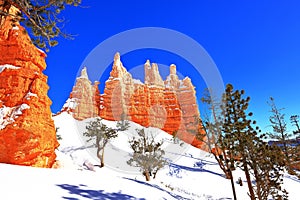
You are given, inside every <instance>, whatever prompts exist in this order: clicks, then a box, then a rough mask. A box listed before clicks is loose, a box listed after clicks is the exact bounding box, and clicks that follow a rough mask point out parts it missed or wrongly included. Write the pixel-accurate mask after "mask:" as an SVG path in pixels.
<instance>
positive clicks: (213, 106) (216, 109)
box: [200, 88, 237, 199]
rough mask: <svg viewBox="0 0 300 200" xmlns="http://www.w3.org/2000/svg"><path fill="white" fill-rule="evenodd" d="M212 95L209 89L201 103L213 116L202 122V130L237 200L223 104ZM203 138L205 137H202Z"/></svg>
mask: <svg viewBox="0 0 300 200" xmlns="http://www.w3.org/2000/svg"><path fill="white" fill-rule="evenodd" d="M212 94H213V91H212V90H211V89H208V88H207V89H206V90H205V91H204V95H203V97H202V98H201V101H202V102H203V103H205V104H206V105H207V106H208V109H209V111H210V113H211V116H212V117H211V119H210V118H208V117H207V118H206V120H205V121H202V122H201V124H202V129H203V130H204V132H205V136H206V138H207V141H206V143H207V146H208V149H209V151H210V152H211V153H212V154H213V155H214V158H215V159H216V161H217V162H218V164H219V167H220V169H221V170H222V171H223V173H224V174H225V177H226V178H227V179H230V181H231V186H232V192H233V197H234V199H237V197H236V192H235V186H234V181H233V175H232V170H234V167H233V162H234V161H233V159H230V156H229V155H228V154H227V151H226V148H227V146H226V145H225V143H224V137H223V135H222V127H223V117H222V115H221V107H220V106H221V102H220V101H218V99H217V98H216V97H214V95H212ZM201 137H203V136H202V135H201ZM200 139H201V138H200Z"/></svg>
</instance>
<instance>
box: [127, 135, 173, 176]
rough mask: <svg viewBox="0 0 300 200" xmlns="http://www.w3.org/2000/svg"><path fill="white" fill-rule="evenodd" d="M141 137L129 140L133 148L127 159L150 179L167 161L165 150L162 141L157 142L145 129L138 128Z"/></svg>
mask: <svg viewBox="0 0 300 200" xmlns="http://www.w3.org/2000/svg"><path fill="white" fill-rule="evenodd" d="M136 131H137V133H138V135H139V137H138V138H132V140H130V141H129V144H130V147H131V149H132V150H133V154H132V157H131V158H130V159H129V160H128V161H127V163H128V164H129V165H130V166H134V167H139V168H140V171H141V172H142V173H143V175H144V176H145V177H146V180H147V181H149V180H150V176H152V175H153V178H155V176H156V174H157V172H158V171H159V170H160V169H161V168H163V167H164V166H165V165H166V164H167V162H166V161H165V159H164V158H163V155H164V154H165V152H164V151H163V150H162V149H161V145H162V144H163V143H162V142H155V140H154V138H153V135H150V136H148V135H147V134H146V133H145V130H144V129H140V130H139V129H137V130H136Z"/></svg>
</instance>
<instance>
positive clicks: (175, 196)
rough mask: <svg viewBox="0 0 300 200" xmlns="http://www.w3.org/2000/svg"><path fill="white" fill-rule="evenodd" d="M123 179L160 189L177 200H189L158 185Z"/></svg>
mask: <svg viewBox="0 0 300 200" xmlns="http://www.w3.org/2000/svg"><path fill="white" fill-rule="evenodd" d="M123 179H126V180H130V181H134V182H136V183H139V184H143V185H146V186H149V187H152V188H156V189H158V190H160V191H163V192H166V193H168V194H169V195H170V196H172V197H174V198H176V199H187V198H184V197H182V196H180V195H176V194H173V193H171V192H169V191H167V190H164V189H163V188H161V187H159V186H158V185H156V184H150V183H147V182H144V181H140V180H136V179H131V178H126V177H123Z"/></svg>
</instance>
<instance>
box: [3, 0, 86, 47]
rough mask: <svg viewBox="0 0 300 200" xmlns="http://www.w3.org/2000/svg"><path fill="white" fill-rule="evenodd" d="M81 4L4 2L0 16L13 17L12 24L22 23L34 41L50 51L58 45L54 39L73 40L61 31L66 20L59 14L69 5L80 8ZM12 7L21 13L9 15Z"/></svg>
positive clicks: (65, 0) (37, 0)
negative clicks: (59, 37) (60, 37)
mask: <svg viewBox="0 0 300 200" xmlns="http://www.w3.org/2000/svg"><path fill="white" fill-rule="evenodd" d="M80 3H81V0H4V2H3V4H2V5H0V16H1V18H2V17H7V16H8V15H10V16H12V23H14V22H16V21H21V22H22V23H23V24H24V25H25V26H26V27H27V28H29V29H30V32H31V33H32V41H33V42H34V43H35V44H36V45H37V46H38V47H40V48H44V49H46V51H48V50H49V49H48V48H49V47H52V46H56V45H57V44H58V42H57V40H55V39H54V38H56V37H58V36H62V37H65V38H71V36H70V35H68V34H65V33H63V32H62V31H61V29H62V28H63V25H62V23H63V21H64V20H63V19H62V18H59V14H60V13H61V11H62V10H64V9H65V7H66V6H67V5H69V6H78V5H79V4H80ZM11 6H14V7H16V8H17V9H18V10H19V13H17V14H15V15H13V14H11V13H8V11H9V8H10V7H11Z"/></svg>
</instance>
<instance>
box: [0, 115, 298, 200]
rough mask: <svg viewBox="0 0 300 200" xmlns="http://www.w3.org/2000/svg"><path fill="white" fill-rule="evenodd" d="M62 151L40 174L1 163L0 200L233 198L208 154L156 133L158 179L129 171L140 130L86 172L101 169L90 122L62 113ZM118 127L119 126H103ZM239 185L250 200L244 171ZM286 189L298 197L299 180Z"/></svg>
mask: <svg viewBox="0 0 300 200" xmlns="http://www.w3.org/2000/svg"><path fill="white" fill-rule="evenodd" d="M54 120H55V124H56V126H57V127H59V129H58V134H59V135H61V137H62V140H61V141H60V144H61V146H60V147H59V149H58V151H57V155H58V158H57V159H58V160H59V161H60V164H61V166H62V168H61V169H40V168H32V167H22V166H13V165H7V164H0V188H1V192H0V199H1V200H2V199H4V200H7V199H13V200H14V199H31V200H35V199H36V200H41V199H43V200H44V199H49V200H56V199H68V200H75V199H94V200H100V199H153V200H157V199H211V200H212V199H218V200H221V199H222V200H225V199H232V192H231V185H230V181H229V180H226V179H225V178H224V176H223V175H222V172H221V171H220V169H219V168H218V165H217V163H216V162H215V160H214V159H213V158H212V157H211V155H209V154H208V153H206V152H203V151H201V150H199V149H196V148H194V147H191V146H190V145H188V144H185V143H182V142H180V141H179V142H177V143H176V144H174V141H173V140H172V137H171V136H170V135H168V134H166V133H165V132H163V131H160V130H159V129H156V128H149V129H147V131H149V132H151V133H152V134H153V135H155V139H157V140H164V146H163V148H164V149H165V151H166V157H167V158H168V160H170V162H171V163H170V165H169V166H166V167H165V168H164V169H162V170H161V171H159V173H158V174H157V178H156V179H154V180H151V181H150V182H146V181H145V178H144V177H143V176H142V175H141V174H140V172H139V170H138V169H136V168H133V167H130V166H128V165H127V164H126V161H127V160H128V159H129V157H130V153H131V150H130V147H129V145H128V138H131V137H132V136H134V135H135V134H136V133H135V129H136V128H142V127H141V126H139V125H137V124H135V123H131V128H130V129H129V130H128V131H125V132H119V136H118V138H116V139H114V140H113V141H112V142H111V143H110V144H109V145H108V147H107V149H106V154H105V164H106V166H105V167H104V168H101V169H100V168H98V167H95V168H94V171H90V170H87V169H86V167H85V166H84V163H92V164H94V165H97V164H99V163H98V160H97V158H96V157H95V149H94V148H93V147H92V145H91V144H90V143H86V142H85V141H86V139H85V138H83V137H82V132H84V129H85V126H86V122H87V121H89V120H85V121H82V122H78V121H76V120H74V119H73V118H72V117H71V116H70V115H68V114H66V113H62V114H60V115H58V116H56V117H54ZM105 124H107V125H108V126H111V127H114V126H115V122H109V121H105ZM234 177H235V181H236V180H237V179H238V178H239V177H241V178H242V180H243V181H244V184H243V186H239V185H238V184H236V190H237V197H238V199H242V200H244V199H249V197H248V196H247V185H246V182H245V179H244V176H243V172H242V171H239V170H236V171H235V172H234ZM284 188H286V189H287V190H288V192H289V197H290V198H289V199H291V200H298V199H299V197H300V190H299V189H300V181H299V180H297V179H296V178H294V177H292V176H289V175H286V176H285V178H284Z"/></svg>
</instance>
